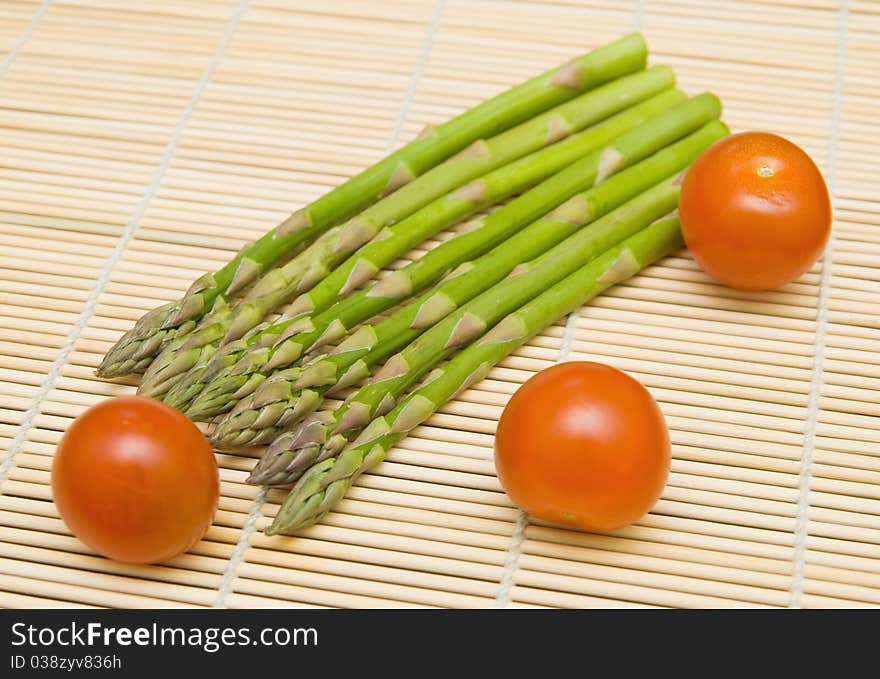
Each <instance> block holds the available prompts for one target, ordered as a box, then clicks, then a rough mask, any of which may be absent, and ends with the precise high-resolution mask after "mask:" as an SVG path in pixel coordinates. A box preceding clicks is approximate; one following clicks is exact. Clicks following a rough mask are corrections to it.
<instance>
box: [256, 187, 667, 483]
mask: <svg viewBox="0 0 880 679" xmlns="http://www.w3.org/2000/svg"><path fill="white" fill-rule="evenodd" d="M678 193H679V187H678V184H677V183H676V182H675V177H670V178H668V179H666V180H664V181H663V182H661V183H660V184H658V185H657V186H655V187H653V188H651V189H649V190H648V191H646V192H645V193H643V194H642V195H640V196H638V197H636V198H634V199H633V200H631V201H629V202H628V203H626V204H625V205H623V206H622V207H619V208H617V209H616V210H614V211H613V212H611V213H609V214H608V215H606V216H605V217H603V218H601V219H599V220H597V221H595V222H594V223H593V224H591V225H590V226H588V227H586V228H584V229H581V230H580V231H578V232H577V233H575V234H573V235H571V236H569V237H568V238H567V239H565V240H564V241H563V242H561V243H559V244H558V245H556V246H554V247H553V248H552V249H550V250H549V251H547V252H546V253H544V254H543V255H541V256H540V257H538V258H537V259H534V260H532V261H531V262H528V263H526V264H522V265H520V266H518V267H517V268H516V270H514V271H513V272H512V273H511V274H510V275H509V276H508V277H507V278H505V279H504V280H502V281H501V282H499V283H497V284H496V285H494V286H493V287H492V288H490V289H489V290H487V291H486V292H484V293H482V294H481V295H479V296H478V297H476V298H475V299H473V300H472V301H471V302H469V303H468V304H466V305H465V306H463V307H461V308H460V309H458V310H457V311H456V312H454V313H452V314H450V315H448V316H447V317H446V318H444V319H443V320H442V321H440V322H439V323H437V324H436V325H434V326H433V327H432V328H431V329H430V330H428V331H427V332H425V333H423V334H421V335H420V336H419V337H418V338H417V339H415V340H414V341H413V342H412V343H410V344H409V345H408V346H407V347H406V348H405V349H403V351H401V352H400V353H398V354H396V355H394V356H392V357H391V358H390V359H389V360H388V361H387V362H386V363H385V365H384V366H383V367H382V369H381V370H380V371H379V372H378V373H377V374H376V375H375V376H374V377H373V379H372V380H371V381H370V382H369V383H367V384H366V385H364V386H363V387H361V388H360V389H359V390H358V391H357V392H356V393H355V394H354V395H353V396H351V397H350V398H349V399H348V400H346V401H345V403H344V404H343V405H342V407H341V408H337V409H333V410H331V411H329V412H321V413H318V414H316V415H315V416H313V417H311V418H309V419H307V420H306V422H305V423H304V424H303V426H302V427H301V428H300V429H299V430H296V431H294V432H292V435H291V439H292V441H296V444H295V445H294V444H293V443H283V440H284V438H285V437H283V436H282V437H279V439H277V440H276V441H275V442H274V443H273V444H272V446H270V448H269V450H268V451H267V456H266V458H264V459H266V463H265V465H263V461H262V460H261V462H260V464H258V466H257V468H255V470H254V472H253V473H252V478H253V479H254V481H255V482H259V481H262V482H263V483H265V484H266V485H270V484H272V485H274V484H279V483H282V484H284V485H286V484H287V483H290V482H291V481H293V480H295V479H296V477H297V475H298V474H299V473H301V472H302V470H303V468H304V467H303V464H304V463H306V462H308V461H309V460H310V459H314V460H316V461H320V460H324V459H328V458H332V457H335V456H336V455H337V454H339V452H340V451H341V450H342V449H344V448H345V447H346V446H347V445H348V442H349V441H350V440H351V438H353V437H354V436H356V435H357V432H359V431H360V430H361V429H363V428H364V427H365V426H366V425H367V424H368V423H369V422H370V421H371V420H372V419H373V418H374V417H377V416H380V415H383V414H385V413H387V412H388V411H389V410H391V409H392V408H393V407H394V404H395V403H396V402H397V399H398V398H399V397H400V396H401V395H402V394H403V393H404V392H405V391H406V390H407V389H409V388H410V387H411V386H412V385H413V384H414V383H415V381H416V380H418V379H421V378H422V377H423V376H424V375H425V374H426V373H427V372H428V371H429V370H430V369H431V368H432V367H433V366H434V365H436V364H437V363H439V362H440V361H442V360H443V359H444V358H446V357H447V356H448V355H449V354H451V353H452V352H453V351H454V350H455V349H456V348H457V347H460V346H463V345H466V344H468V343H470V342H472V341H473V340H474V339H476V338H478V337H480V336H481V335H482V334H484V333H485V332H486V330H487V329H488V328H491V327H492V326H493V325H494V324H495V323H496V322H497V321H498V320H499V319H501V318H503V317H504V316H505V315H506V314H508V313H512V312H513V311H514V310H516V309H517V308H519V307H520V306H522V305H523V304H526V303H527V302H528V300H529V299H532V298H534V297H536V296H537V295H539V294H541V293H542V292H543V291H544V290H545V289H547V288H549V287H551V286H552V285H554V284H555V283H556V282H558V281H559V280H561V279H563V278H565V277H566V276H567V275H569V274H570V273H572V272H574V271H575V270H577V269H578V268H580V267H582V266H585V265H586V264H587V263H589V262H590V261H591V260H592V259H593V258H595V257H596V256H597V255H599V254H600V253H602V252H604V251H605V250H606V249H608V248H610V247H613V246H614V245H615V244H617V243H619V242H620V241H622V240H624V239H626V238H627V237H629V236H630V235H632V234H633V233H634V232H636V231H638V230H640V229H642V228H644V227H645V226H646V225H647V224H649V223H651V222H652V221H654V220H655V219H657V218H659V217H660V216H662V215H664V214H667V213H669V212H670V211H671V210H673V209H674V208H675V206H676V204H677V201H678ZM279 453H280V456H278V454H279ZM291 453H292V455H291ZM276 456H278V457H277V460H276V459H275V458H276ZM294 460H296V462H295V463H294ZM281 464H284V468H283V469H282V470H279V469H278V466H280V465H281ZM270 474H271V476H270ZM264 477H265V478H264Z"/></svg>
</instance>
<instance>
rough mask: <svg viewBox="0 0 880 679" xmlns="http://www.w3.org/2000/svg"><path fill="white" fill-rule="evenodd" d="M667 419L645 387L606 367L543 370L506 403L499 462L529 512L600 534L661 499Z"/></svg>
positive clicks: (507, 485) (505, 482) (511, 491)
mask: <svg viewBox="0 0 880 679" xmlns="http://www.w3.org/2000/svg"><path fill="white" fill-rule="evenodd" d="M669 459H670V445H669V435H668V433H667V430H666V423H665V421H664V419H663V415H662V413H661V412H660V409H659V408H658V407H657V404H656V402H655V401H654V399H653V398H652V397H651V395H650V394H649V393H648V391H647V390H646V389H645V388H644V387H643V386H642V385H641V384H639V382H637V381H636V380H635V379H633V378H632V377H630V376H629V375H627V374H626V373H624V372H621V371H620V370H617V369H616V368H611V367H609V366H606V365H602V364H600V363H587V362H572V363H563V364H560V365H557V366H554V367H552V368H547V369H546V370H543V371H541V372H540V373H538V374H537V375H535V376H534V377H532V378H531V379H530V380H529V381H528V382H526V383H525V384H524V385H523V386H522V387H520V388H519V389H518V390H517V391H516V393H515V394H514V395H513V397H512V398H511V399H510V401H509V402H508V404H507V406H506V407H505V409H504V412H503V414H502V415H501V420H500V422H499V423H498V431H497V434H496V436H495V468H496V470H497V472H498V478H499V479H500V481H501V485H502V486H503V487H504V490H505V491H506V492H507V494H508V495H509V496H510V498H511V500H513V502H514V503H516V505H517V506H519V507H520V508H521V509H522V510H524V511H525V512H527V513H529V514H531V515H533V516H535V517H537V518H540V519H543V520H545V521H549V522H551V523H559V524H568V525H571V526H575V527H577V528H583V529H586V530H593V531H608V530H614V529H616V528H621V527H623V526H626V525H628V524H630V523H632V522H633V521H636V520H637V519H638V518H639V517H641V516H642V515H643V514H645V513H646V512H647V511H648V510H649V509H650V508H651V507H652V506H653V505H654V503H655V502H656V501H657V498H658V497H660V493H661V492H662V491H663V486H664V485H665V483H666V477H667V475H668V472H669Z"/></svg>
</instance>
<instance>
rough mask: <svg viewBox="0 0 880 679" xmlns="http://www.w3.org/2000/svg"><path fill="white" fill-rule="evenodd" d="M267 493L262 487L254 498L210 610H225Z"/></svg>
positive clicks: (261, 512) (261, 514) (266, 489)
mask: <svg viewBox="0 0 880 679" xmlns="http://www.w3.org/2000/svg"><path fill="white" fill-rule="evenodd" d="M268 492H269V488H268V486H263V487H262V488H260V490H259V492H257V495H256V497H254V501H253V503H252V504H251V509H250V511H249V512H248V515H247V519H245V522H244V526H242V528H241V534H240V535H239V536H238V542H236V543H235V550H233V552H232V557H230V559H229V561H228V562H227V564H226V568H224V569H223V577H221V578H220V584H219V586H218V587H217V596H216V597H214V603H212V604H211V607H212V608H226V599H228V598H229V595H230V593H231V592H232V582H233V580H235V576H236V575H237V573H238V566H239V565H240V564H241V562H242V561H244V553H245V551H246V550H247V548H248V545H249V543H250V539H251V535H252V534H253V532H254V531H255V530H256V529H257V521H258V520H259V519H260V518H262V516H263V503H264V502H265V501H266V494H267V493H268Z"/></svg>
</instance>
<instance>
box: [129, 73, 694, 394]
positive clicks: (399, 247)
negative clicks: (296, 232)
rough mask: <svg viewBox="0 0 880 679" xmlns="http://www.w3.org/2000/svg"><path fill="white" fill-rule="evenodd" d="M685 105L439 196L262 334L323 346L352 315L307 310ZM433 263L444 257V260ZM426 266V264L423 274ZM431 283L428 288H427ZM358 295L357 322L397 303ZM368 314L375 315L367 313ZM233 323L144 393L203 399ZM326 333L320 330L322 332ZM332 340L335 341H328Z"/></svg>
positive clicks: (171, 361) (174, 352)
mask: <svg viewBox="0 0 880 679" xmlns="http://www.w3.org/2000/svg"><path fill="white" fill-rule="evenodd" d="M684 99H685V95H684V93H683V92H681V91H680V90H676V89H669V90H666V91H664V92H662V93H661V94H658V95H656V96H654V97H652V98H650V99H648V100H647V101H644V102H642V103H640V104H637V105H635V106H633V107H631V108H629V109H627V110H625V111H623V112H621V113H618V114H616V115H614V116H612V117H611V118H608V119H607V120H605V121H603V122H601V123H599V124H598V125H595V126H593V127H591V128H589V129H588V130H585V131H583V132H580V133H578V134H576V135H573V136H572V137H569V138H568V139H564V140H562V141H559V142H556V143H555V144H552V145H551V146H548V147H546V148H543V149H540V150H538V151H535V152H534V153H531V154H529V155H528V156H525V157H524V158H520V159H518V160H515V161H514V162H513V163H510V164H508V165H505V166H503V167H501V168H498V169H496V170H493V171H491V172H489V173H488V174H486V175H484V176H483V177H481V178H479V179H476V180H474V181H473V182H471V183H470V184H468V185H466V186H465V187H463V188H462V189H459V190H457V191H453V192H451V193H449V194H447V195H445V196H442V197H440V198H438V199H437V200H435V201H434V202H432V203H429V204H428V205H426V206H425V207H423V208H422V209H420V210H419V211H417V212H415V213H414V214H413V215H411V216H410V217H407V218H406V219H404V220H402V221H401V222H398V223H397V224H395V225H393V226H391V227H388V228H386V229H385V234H384V237H382V238H381V239H377V240H374V241H372V242H370V243H368V244H367V245H365V246H363V247H362V248H360V249H359V250H358V251H357V252H356V253H355V254H353V255H352V256H351V257H350V258H349V259H348V260H347V261H346V262H345V263H344V264H342V265H341V266H339V267H337V268H336V269H335V270H334V271H333V272H332V273H331V274H330V275H329V276H328V277H327V278H325V279H324V280H323V281H321V283H319V284H318V285H316V286H315V287H314V288H313V289H312V290H311V291H309V292H308V293H304V294H303V295H301V296H300V297H299V298H298V299H297V300H295V301H294V302H293V303H292V304H291V305H290V306H288V308H287V309H286V311H285V314H284V318H283V319H282V320H280V321H278V322H276V323H275V324H273V325H272V326H269V327H268V329H266V330H265V332H264V331H263V330H262V329H261V331H260V334H261V335H265V334H271V333H273V332H277V331H278V330H279V328H281V329H284V330H285V332H284V336H287V335H289V334H292V332H288V330H294V329H297V328H303V329H304V328H305V327H308V329H309V331H310V332H311V333H314V339H315V340H317V339H318V338H319V337H321V335H322V334H323V333H324V331H325V330H327V329H328V327H330V326H332V328H331V331H338V329H339V328H340V327H341V326H340V324H341V323H342V322H343V321H342V318H341V316H345V313H344V312H343V311H342V310H340V309H338V308H334V309H331V310H330V311H329V312H328V313H324V314H322V315H320V316H318V317H317V318H314V317H313V318H312V319H310V320H311V322H310V324H309V325H307V326H304V325H302V324H291V323H290V322H289V321H290V320H291V319H293V318H296V317H298V316H300V315H301V314H302V313H303V312H304V311H306V310H309V311H312V312H314V313H317V312H321V311H322V310H325V309H326V307H328V306H329V305H330V304H331V303H332V302H333V301H334V300H335V299H336V297H338V296H339V295H340V294H345V293H346V292H348V291H349V289H350V288H354V287H357V286H358V285H359V284H360V283H361V282H363V281H362V278H363V276H365V275H372V274H373V273H375V272H376V271H378V269H380V268H382V267H383V266H385V265H386V264H388V263H389V262H391V261H393V260H394V259H395V258H396V257H397V256H399V255H401V254H403V253H405V252H407V251H408V250H410V249H411V248H412V247H414V246H415V245H416V244H417V243H419V242H421V241H422V240H424V239H425V238H427V237H429V236H430V235H432V234H433V233H436V232H437V231H439V230H440V229H442V228H444V227H446V226H448V225H449V224H452V223H455V222H456V221H459V220H460V219H462V218H464V217H466V216H467V215H469V214H472V213H474V212H476V211H477V210H480V209H482V208H485V207H487V206H488V205H492V204H495V203H498V202H500V201H502V200H504V199H505V198H508V197H509V196H511V195H514V194H516V193H520V192H521V191H523V190H524V189H527V188H529V187H531V186H533V185H534V184H535V183H537V182H539V181H542V180H544V179H546V178H547V177H548V176H550V175H552V174H553V173H555V172H558V171H559V170H561V169H562V168H564V167H565V166H567V165H569V164H571V163H572V162H574V161H575V160H577V159H578V158H579V157H582V156H583V155H585V154H587V153H589V152H590V151H593V150H595V149H596V148H599V147H601V146H602V145H604V144H607V143H608V142H610V141H611V140H612V139H614V138H615V137H617V136H619V135H620V134H622V133H623V132H626V131H627V130H630V129H632V128H634V127H636V126H638V125H639V124H641V123H643V122H645V121H646V120H648V119H649V118H650V117H651V116H653V115H656V114H658V113H660V112H662V111H664V110H667V109H669V108H670V107H672V106H674V105H676V104H679V103H681V102H682V101H683V100H684ZM432 259H436V255H435V256H433V257H432ZM424 268H425V267H424V266H423V267H422V269H424ZM445 268H446V269H448V268H449V267H448V265H445ZM434 271H435V272H436V273H435V274H434V276H433V278H434V279H436V278H437V277H439V276H440V275H441V274H442V271H443V269H438V268H437V267H436V266H435V267H434ZM423 278H424V276H423ZM428 282H430V281H428ZM428 282H426V283H424V285H427V284H428ZM353 297H356V298H357V299H352V300H351V302H349V303H348V304H347V305H346V308H347V309H348V310H349V311H350V312H354V313H355V314H356V316H357V319H356V320H355V322H361V321H364V320H366V319H368V318H370V317H372V316H373V315H374V314H375V313H378V312H379V311H383V310H384V309H386V308H388V307H389V306H392V305H393V303H392V302H393V301H394V300H393V298H391V297H387V296H385V297H371V298H366V299H364V295H355V296H353ZM383 301H384V302H385V304H384V305H383V304H382V302H383ZM370 309H375V311H369V310H370ZM368 311H369V312H368ZM365 312H368V313H366V315H364V313H365ZM227 325H228V314H227V317H226V318H222V319H218V322H216V323H211V324H210V326H211V329H210V330H208V329H207V328H200V330H203V332H201V333H200V335H199V337H198V338H195V339H194V340H187V338H186V337H184V338H180V340H177V341H175V342H171V343H169V346H168V348H167V349H166V350H164V351H163V352H162V353H161V354H160V355H159V357H158V358H157V359H156V360H155V361H154V362H153V364H152V365H151V366H150V367H149V368H148V369H147V371H146V373H145V374H144V378H143V380H142V382H141V386H140V388H139V390H138V392H139V393H141V394H143V395H145V396H150V397H152V398H161V397H163V396H164V395H165V393H166V392H168V390H169V388H170V386H171V385H172V384H178V385H179V386H178V387H177V388H176V389H175V391H174V393H171V394H168V396H166V397H165V400H167V401H168V402H169V403H170V404H172V405H174V406H175V407H177V408H185V407H186V406H187V405H188V404H189V402H190V401H191V399H192V398H194V397H195V395H197V394H198V393H199V391H200V389H201V385H202V384H204V382H206V381H207V379H208V378H209V377H210V376H211V371H208V374H206V373H205V368H204V367H203V366H201V365H200V364H199V363H197V362H196V361H197V359H198V358H199V357H200V356H201V355H202V354H203V353H204V354H207V352H203V350H202V345H201V344H200V342H201V341H211V342H214V343H217V344H219V341H220V339H221V338H222V336H223V334H224V328H225V327H226V326H227ZM349 325H351V322H349ZM319 327H320V330H318V328H319ZM256 334H257V333H248V334H247V336H246V338H247V339H245V341H243V342H231V343H227V344H226V345H225V347H224V349H223V351H222V354H221V356H220V357H218V359H217V362H216V363H215V365H216V364H219V363H227V362H228V361H229V358H227V357H228V356H229V355H230V354H232V353H235V352H240V351H242V349H244V348H247V347H248V346H250V345H251V344H252V343H254V342H255V341H256V340H257V337H256ZM327 338H329V335H327V336H326V337H325V338H324V339H325V340H326V339H327ZM260 339H262V337H260ZM310 343H311V342H310ZM197 365H198V366H199V368H200V369H199V370H194V371H193V374H192V375H188V376H186V377H185V378H181V377H180V376H179V375H178V372H179V371H186V370H190V369H193V368H194V367H195V366H197Z"/></svg>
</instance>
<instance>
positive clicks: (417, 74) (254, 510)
mask: <svg viewBox="0 0 880 679" xmlns="http://www.w3.org/2000/svg"><path fill="white" fill-rule="evenodd" d="M446 2H447V0H438V1H437V4H436V5H435V6H434V13H433V15H432V16H431V21H430V23H429V24H428V28H427V30H426V31H425V38H424V40H423V41H422V48H421V50H420V51H419V56H418V59H417V60H416V64H415V66H414V67H413V74H412V76H411V77H410V79H409V83H408V84H407V88H406V92H405V93H404V95H403V101H402V102H401V104H400V108H399V109H398V113H397V116H396V117H395V120H394V125H393V126H392V128H391V133H390V134H389V135H388V141H387V142H386V144H385V154H386V155H387V154H389V153H391V152H392V151H393V150H394V147H395V146H396V145H397V139H398V137H399V136H400V132H401V130H402V129H403V123H404V122H405V120H406V116H407V114H408V113H409V109H410V107H411V106H412V102H413V98H414V97H415V93H416V88H417V87H418V84H419V81H420V80H421V78H422V75H424V72H425V66H426V65H427V63H428V57H429V56H430V54H431V50H432V49H433V47H434V38H435V37H436V35H437V31H438V30H439V28H440V22H441V20H442V18H443V12H444V11H445V10H446ZM0 478H2V477H0ZM267 490H268V488H266V487H263V488H261V489H260V492H259V493H257V495H256V497H255V498H254V501H253V503H252V504H251V508H250V511H249V512H248V518H247V520H246V521H245V525H244V527H243V528H242V532H241V535H240V536H239V538H238V542H237V543H236V545H235V551H234V552H233V555H232V558H231V559H230V560H229V563H228V564H227V565H226V569H225V570H224V571H223V577H222V578H221V580H220V586H219V588H218V590H217V597H216V598H215V599H214V603H213V607H214V608H225V607H226V599H227V598H228V597H229V595H230V594H231V593H232V592H231V590H232V582H233V580H234V579H235V577H236V573H237V571H238V566H239V565H240V564H241V562H242V561H243V560H244V553H245V550H246V549H247V547H248V541H249V539H250V536H251V534H252V533H253V532H254V530H256V522H257V519H259V518H260V517H261V516H262V515H263V504H264V503H265V502H266V495H267Z"/></svg>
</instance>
